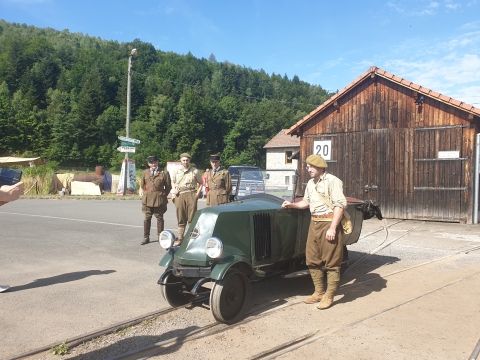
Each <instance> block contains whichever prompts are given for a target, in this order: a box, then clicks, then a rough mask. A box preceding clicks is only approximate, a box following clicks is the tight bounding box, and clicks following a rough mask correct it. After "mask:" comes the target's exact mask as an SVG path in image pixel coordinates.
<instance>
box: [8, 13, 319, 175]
mask: <svg viewBox="0 0 480 360" xmlns="http://www.w3.org/2000/svg"><path fill="white" fill-rule="evenodd" d="M132 48H136V49H137V50H138V55H137V56H136V57H135V58H134V60H133V67H132V68H133V72H132V92H131V99H132V100H131V123H130V124H131V125H130V137H133V138H137V139H140V140H141V144H140V145H139V146H138V148H137V152H136V153H135V154H132V155H131V157H132V158H134V159H136V160H137V162H139V163H143V162H144V159H145V158H146V156H147V155H148V154H157V155H158V156H159V157H160V159H161V160H162V161H168V160H175V159H177V158H178V155H179V154H180V153H181V152H184V151H188V152H191V153H192V155H193V161H194V162H195V163H197V164H198V165H199V166H201V167H205V166H206V164H207V163H208V154H210V153H212V152H217V151H221V152H222V159H223V162H224V163H225V164H229V165H230V164H240V163H245V164H257V165H263V166H264V165H265V151H264V149H263V145H264V144H265V143H266V141H267V140H268V139H269V138H270V137H272V136H273V135H275V134H276V133H277V132H278V131H279V130H280V129H282V128H285V127H289V126H290V125H292V124H293V123H294V122H295V121H297V120H298V119H299V118H300V117H302V116H303V115H305V114H306V113H308V112H310V111H311V110H312V109H314V108H315V107H316V106H318V105H319V104H321V103H322V102H323V101H325V100H326V98H327V97H328V95H329V94H328V93H327V92H326V91H325V90H323V89H322V88H321V87H319V86H312V85H310V84H308V83H306V82H303V81H300V80H299V79H298V77H296V76H295V77H294V78H293V79H288V78H287V77H286V76H281V75H277V74H272V75H269V74H267V73H266V72H265V71H263V70H260V71H257V70H252V69H249V68H245V67H242V66H238V65H234V64H231V63H227V62H217V61H216V60H215V57H214V55H211V56H210V58H209V59H198V58H195V57H194V56H192V55H191V54H187V55H178V54H175V53H171V52H163V51H160V50H157V49H155V48H154V47H153V46H152V45H151V44H148V43H145V42H142V41H140V40H134V41H133V42H131V43H118V42H115V41H105V40H102V39H99V38H94V37H89V36H85V35H82V34H76V33H70V32H69V31H67V30H65V31H55V30H52V29H39V28H35V27H31V26H26V25H18V24H11V23H7V22H5V21H2V20H0V156H6V155H35V156H42V157H44V158H46V159H48V160H50V161H55V162H58V163H59V164H60V165H65V166H92V165H95V164H103V165H105V166H107V167H119V166H120V164H121V159H122V158H123V154H121V153H119V152H118V151H117V150H116V148H117V147H118V146H119V143H118V139H117V137H118V135H125V118H126V88H127V85H126V83H127V63H128V55H129V54H130V51H131V49H132Z"/></svg>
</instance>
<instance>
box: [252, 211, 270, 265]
mask: <svg viewBox="0 0 480 360" xmlns="http://www.w3.org/2000/svg"><path fill="white" fill-rule="evenodd" d="M253 229H254V231H255V235H254V236H255V238H254V239H255V258H256V259H257V260H262V259H268V258H270V257H271V256H272V227H271V221H270V214H255V215H253Z"/></svg>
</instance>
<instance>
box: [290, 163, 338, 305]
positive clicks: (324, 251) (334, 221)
mask: <svg viewBox="0 0 480 360" xmlns="http://www.w3.org/2000/svg"><path fill="white" fill-rule="evenodd" d="M306 163H307V170H308V173H309V175H310V178H311V179H310V180H309V181H308V183H307V187H306V189H305V195H304V197H303V199H302V200H301V201H299V202H296V203H292V202H290V201H285V202H284V203H283V204H282V207H284V208H294V209H306V208H310V212H311V213H312V218H311V220H310V227H309V229H308V237H307V246H306V250H305V256H306V262H307V266H308V269H309V271H310V275H311V276H312V281H313V285H314V287H315V291H314V293H313V294H312V295H310V296H309V297H307V298H306V299H305V300H304V302H305V303H307V304H313V303H317V302H319V303H320V304H319V305H318V306H317V308H318V309H327V308H329V307H330V306H331V305H332V303H333V297H334V295H335V292H336V291H337V288H338V284H339V283H340V266H341V264H342V259H343V232H342V227H341V225H340V221H341V220H342V217H343V209H344V208H345V207H346V206H347V200H346V198H345V195H344V194H343V183H342V181H341V180H340V179H338V178H337V177H335V176H334V175H332V174H329V173H327V172H326V170H325V169H326V168H327V163H326V161H325V160H324V159H323V158H322V157H321V156H320V155H310V156H308V157H307V159H306ZM325 273H326V276H327V287H326V289H325Z"/></svg>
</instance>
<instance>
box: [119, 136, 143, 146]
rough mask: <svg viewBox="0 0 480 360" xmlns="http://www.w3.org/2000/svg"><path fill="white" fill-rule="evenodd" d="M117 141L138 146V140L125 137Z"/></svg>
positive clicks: (120, 137)
mask: <svg viewBox="0 0 480 360" xmlns="http://www.w3.org/2000/svg"><path fill="white" fill-rule="evenodd" d="M118 140H120V141H125V142H129V143H132V144H140V140H138V139H133V138H129V137H126V136H119V137H118Z"/></svg>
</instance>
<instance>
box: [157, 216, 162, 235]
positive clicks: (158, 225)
mask: <svg viewBox="0 0 480 360" xmlns="http://www.w3.org/2000/svg"><path fill="white" fill-rule="evenodd" d="M163 228H164V220H163V217H162V218H157V240H159V238H160V233H161V232H162V231H163Z"/></svg>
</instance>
